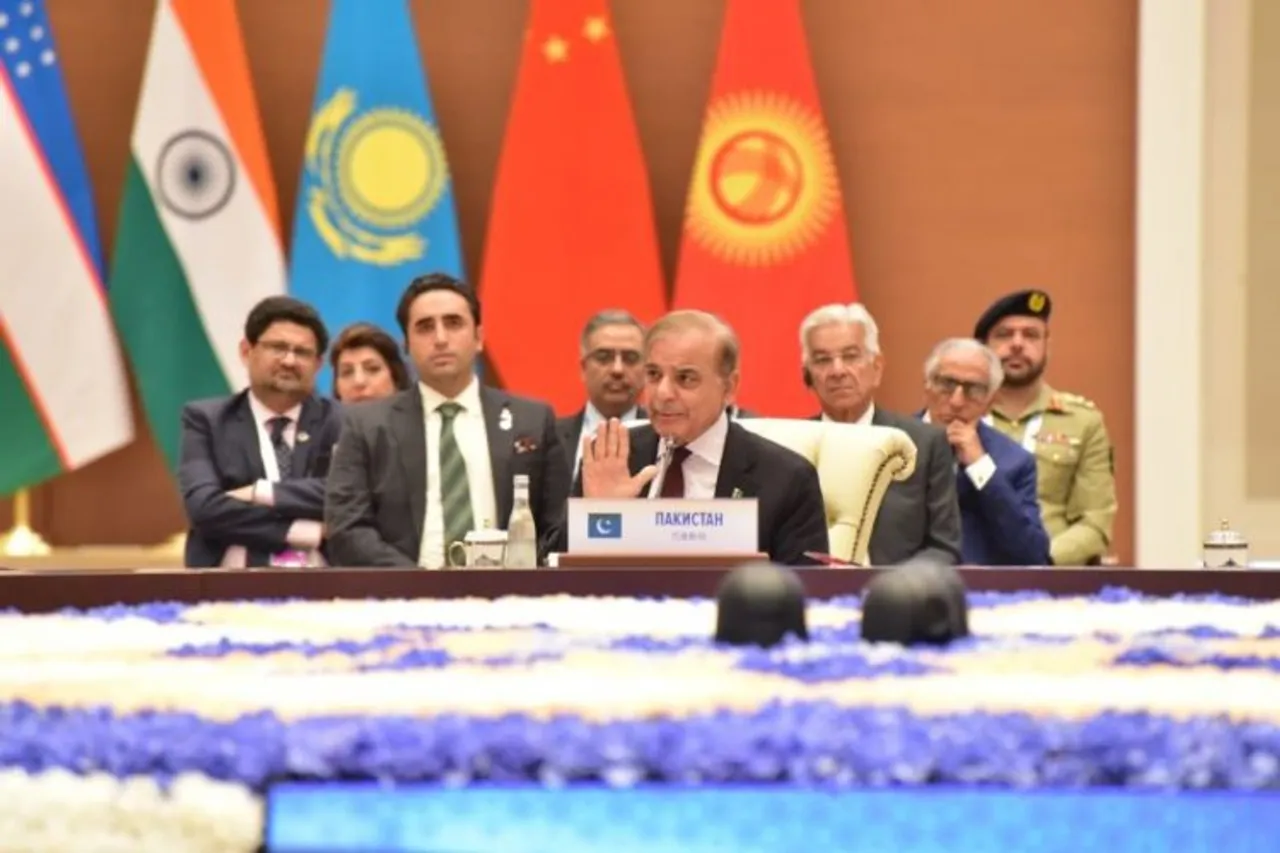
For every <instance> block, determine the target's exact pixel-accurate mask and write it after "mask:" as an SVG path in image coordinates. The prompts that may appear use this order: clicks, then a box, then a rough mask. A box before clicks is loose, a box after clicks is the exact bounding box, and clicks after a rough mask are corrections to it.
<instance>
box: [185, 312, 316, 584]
mask: <svg viewBox="0 0 1280 853" xmlns="http://www.w3.org/2000/svg"><path fill="white" fill-rule="evenodd" d="M326 346H328V333H327V332H326V330H325V327H324V323H322V322H321V321H320V317H319V315H318V314H317V313H316V312H315V310H314V309H313V308H312V307H311V306H310V305H307V304H306V303H304V302H300V301H298V300H296V299H292V298H290V297H287V296H272V297H269V298H267V299H264V300H263V301H261V302H259V303H258V304H257V305H256V306H255V307H254V308H253V310H252V311H250V312H249V316H248V318H247V319H246V321H245V327H244V339H243V340H242V341H241V343H240V357H241V360H242V361H243V362H244V365H245V368H246V370H247V372H248V377H249V387H248V388H247V389H246V390H244V391H241V392H240V393H238V394H233V395H232V396H230V397H218V398H216V399H210V400H198V401H196V402H193V403H189V404H187V405H186V406H185V407H183V410H182V455H181V460H180V463H179V467H178V483H179V486H180V488H181V491H182V502H183V507H184V508H185V509H186V513H187V519H188V521H189V522H190V525H191V526H190V530H189V531H188V533H187V542H186V557H185V562H186V565H187V566H190V567H193V568H210V567H214V566H224V567H227V568H243V567H249V566H268V565H282V566H299V565H320V564H322V563H323V561H324V556H323V552H324V550H325V549H324V547H323V527H322V525H321V518H322V515H323V511H324V481H325V475H326V474H327V472H328V468H329V456H330V450H331V448H332V447H333V444H334V442H335V441H336V440H337V438H338V431H339V429H340V419H339V416H338V405H337V404H336V403H334V402H332V401H330V400H326V399H323V398H320V397H316V396H315V395H314V393H313V391H314V389H315V377H316V371H317V369H318V368H319V366H320V363H321V359H322V358H323V356H324V350H325V347H326Z"/></svg>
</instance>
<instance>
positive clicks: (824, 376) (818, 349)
mask: <svg viewBox="0 0 1280 853" xmlns="http://www.w3.org/2000/svg"><path fill="white" fill-rule="evenodd" d="M800 341H801V346H802V349H803V358H802V370H803V378H804V382H805V384H806V385H807V386H808V387H809V388H810V389H812V390H813V392H814V394H815V395H816V396H817V398H818V402H819V404H820V405H821V406H822V412H821V414H818V415H815V416H814V419H815V420H830V421H840V422H842V423H853V424H868V425H872V426H887V427H894V428H896V429H900V430H902V431H903V432H905V433H906V434H907V435H908V436H909V437H910V438H911V440H912V442H914V443H915V446H916V467H915V471H914V472H912V474H911V476H910V477H908V478H907V479H906V480H904V481H902V482H894V483H891V484H890V485H889V488H888V490H887V491H886V492H885V496H884V502H883V503H881V505H880V512H879V514H878V515H877V516H876V521H875V527H874V528H873V529H872V532H871V545H870V548H869V551H870V556H871V562H872V564H874V565H894V564H897V563H903V562H906V561H908V560H912V559H929V560H936V561H940V562H944V563H952V564H953V563H956V562H958V561H959V560H960V541H961V537H960V508H959V504H958V503H957V500H956V482H955V474H954V472H953V470H952V456H951V448H950V446H949V445H948V444H947V437H946V435H945V433H943V431H942V430H940V429H938V428H937V427H935V426H931V425H929V424H925V423H921V422H920V420H918V419H917V418H913V417H909V416H906V415H899V414H895V413H893V412H889V411H886V410H885V409H882V408H880V407H879V406H877V405H876V404H875V393H876V391H877V390H878V389H879V387H880V379H881V377H882V375H883V372H884V357H883V356H882V355H881V353H880V332H879V329H878V327H877V326H876V321H875V319H874V318H872V316H871V314H870V312H868V311H867V309H866V308H865V307H863V306H862V305H860V304H857V303H855V304H852V305H841V304H833V305H825V306H823V307H821V308H818V309H817V310H815V311H813V312H812V313H811V314H810V315H809V316H808V317H806V318H805V319H804V321H803V322H802V323H801V325H800Z"/></svg>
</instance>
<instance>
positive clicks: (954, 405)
mask: <svg viewBox="0 0 1280 853" xmlns="http://www.w3.org/2000/svg"><path fill="white" fill-rule="evenodd" d="M924 375H925V390H924V396H925V410H924V412H923V413H922V414H921V417H922V419H923V420H924V421H925V422H927V423H934V424H937V425H938V426H941V427H943V428H944V429H945V430H946V435H947V441H948V442H949V443H950V445H951V449H952V451H953V453H954V455H955V462H956V464H955V468H956V475H955V476H956V492H957V494H958V496H959V500H960V518H961V523H962V525H963V528H962V529H963V533H964V536H963V538H964V547H963V557H964V562H965V563H966V564H968V565H971V566H1047V565H1050V564H1051V562H1052V561H1051V560H1050V557H1049V535H1048V534H1047V533H1046V532H1045V528H1044V524H1043V522H1041V520H1040V504H1039V502H1038V500H1037V498H1036V460H1035V457H1034V456H1032V455H1031V454H1030V453H1029V452H1027V451H1026V450H1025V449H1024V448H1023V447H1022V446H1021V445H1019V444H1018V443H1017V442H1016V441H1014V440H1013V439H1011V438H1009V437H1008V436H1006V435H1004V434H1002V433H1001V432H1000V431H999V430H997V429H996V428H995V427H993V426H989V425H987V424H986V423H984V422H983V419H984V418H985V417H987V416H988V415H987V412H988V410H989V409H990V407H991V403H992V400H994V399H995V394H996V392H997V391H999V390H1000V385H1001V383H1003V382H1004V369H1003V368H1002V367H1001V365H1000V357H999V356H998V355H996V354H995V352H994V351H992V350H990V349H988V348H987V347H986V346H984V345H983V344H982V343H981V342H979V341H976V340H973V339H972V338H949V339H947V340H945V341H943V342H942V343H940V344H938V346H936V347H935V348H934V350H933V352H932V353H930V355H929V358H928V360H927V361H926V362H925V368H924Z"/></svg>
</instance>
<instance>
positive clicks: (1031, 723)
mask: <svg viewBox="0 0 1280 853" xmlns="http://www.w3.org/2000/svg"><path fill="white" fill-rule="evenodd" d="M0 766H4V767H20V768H23V769H25V770H28V771H38V770H43V769H47V768H51V767H63V768H67V769H70V770H73V771H75V772H87V771H92V770H102V771H105V772H108V773H112V774H115V775H118V776H127V775H133V774H151V775H154V776H159V777H165V778H168V777H172V776H175V775H177V774H178V773H181V772H184V771H197V772H202V773H205V774H207V775H209V776H212V777H214V778H219V779H232V780H237V781H240V782H242V783H244V784H247V785H249V786H252V787H253V788H254V789H256V790H263V789H265V788H266V787H267V786H269V785H270V784H271V783H272V782H275V781H280V780H285V779H304V780H327V779H369V780H380V781H384V782H411V781H421V782H443V783H446V784H469V783H472V782H481V781H504V782H524V783H537V784H545V785H560V784H568V783H572V782H577V781H595V782H603V783H605V784H610V785H614V786H617V787H628V786H630V785H634V784H638V783H640V782H642V781H656V782H666V783H673V782H683V783H699V782H705V783H711V782H730V783H743V782H753V783H761V782H767V783H774V784H802V785H824V786H835V787H844V786H849V785H867V786H885V785H903V784H912V785H922V784H968V785H974V784H981V785H997V786H1011V787H1044V788H1057V787H1079V786H1097V785H1121V786H1130V787H1154V788H1241V789H1256V788H1280V728H1277V727H1276V726H1272V725H1264V724H1246V725H1235V724H1233V723H1231V722H1230V721H1229V720H1226V719H1223V718H1198V719H1192V720H1173V719H1170V718H1165V717H1160V716H1156V715H1149V714H1103V715H1100V716H1098V717H1095V718H1093V719H1091V720H1087V721H1083V722H1076V721H1070V720H1058V719H1042V718H1038V717H1033V716H1031V715H1026V714H980V713H971V714H953V715H946V716H940V717H919V716H916V715H914V714H912V713H911V712H909V711H906V710H904V709H901V708H881V709H876V708H861V709H854V708H843V707H839V706H837V705H834V704H831V703H827V702H806V703H796V704H785V703H774V704H771V705H767V706H765V707H763V708H760V709H758V710H757V711H755V712H753V713H749V714H739V713H730V712H721V713H715V714H707V715H702V716H695V717H691V718H688V719H684V720H679V721H676V720H669V719H647V720H633V721H620V722H613V723H592V722H588V721H585V720H583V719H580V718H577V717H573V716H562V717H557V718H554V719H551V720H536V719H532V718H529V717H526V716H524V715H517V714H512V715H507V716H503V717H499V718H496V719H471V718H467V717H462V716H458V715H443V716H440V717H434V718H410V717H376V718H366V717H318V718H313V719H307V720H302V721H299V722H294V723H285V722H283V721H281V720H279V719H278V718H276V717H275V716H273V715H271V714H269V713H261V714H252V715H247V716H244V717H241V718H239V719H237V720H234V721H231V722H215V721H209V720H203V719H201V718H199V717H197V716H195V715H192V714H173V713H150V714H132V715H116V714H113V713H111V712H109V711H107V710H104V709H88V710H60V709H39V708H35V707H33V706H31V705H29V704H25V703H12V704H7V705H0Z"/></svg>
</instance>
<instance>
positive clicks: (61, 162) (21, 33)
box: [0, 0, 133, 494]
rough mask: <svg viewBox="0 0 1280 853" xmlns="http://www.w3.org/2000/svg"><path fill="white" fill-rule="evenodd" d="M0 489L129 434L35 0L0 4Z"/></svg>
mask: <svg viewBox="0 0 1280 853" xmlns="http://www.w3.org/2000/svg"><path fill="white" fill-rule="evenodd" d="M0 164H3V165H2V166H0V494H9V493H11V492H14V491H17V490H19V489H22V488H26V487H29V486H33V485H35V484H37V483H39V482H41V481H42V480H47V479H49V478H51V477H54V476H56V475H58V474H61V473H62V472H64V471H69V470H71V469H73V468H78V467H80V466H81V465H84V464H86V463H88V462H92V461H93V460H94V459H97V458H98V457H100V456H103V455H105V454H107V453H110V452H111V451H113V450H116V449H117V448H120V447H123V446H124V445H126V444H129V443H130V442H131V441H133V415H132V413H131V411H130V408H129V383H128V378H127V377H126V375H125V370H124V362H123V360H122V359H121V358H120V350H119V347H118V344H117V342H116V334H115V330H114V329H113V328H112V327H111V314H110V311H109V310H108V308H107V299H106V295H105V294H104V293H103V291H102V265H101V263H102V262H101V257H102V256H101V248H100V245H99V243H98V232H97V225H96V222H95V214H94V205H93V193H92V191H91V189H90V186H89V178H88V175H87V173H86V171H85V166H84V158H83V156H82V154H81V151H80V142H79V140H78V138H77V136H76V131H75V125H74V123H73V122H72V118H71V110H70V108H69V105H68V103H67V93H66V88H65V86H64V85H63V81H62V71H61V66H60V63H59V61H58V51H57V47H56V45H55V44H54V41H53V35H52V33H51V32H50V28H49V21H48V18H47V16H46V14H45V9H44V3H43V2H36V0H22V2H15V0H0Z"/></svg>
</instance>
